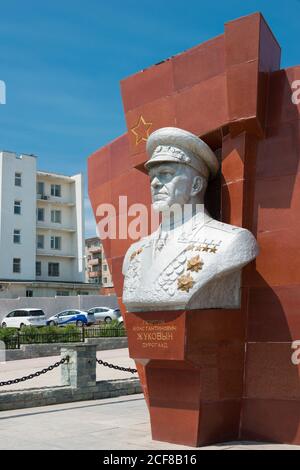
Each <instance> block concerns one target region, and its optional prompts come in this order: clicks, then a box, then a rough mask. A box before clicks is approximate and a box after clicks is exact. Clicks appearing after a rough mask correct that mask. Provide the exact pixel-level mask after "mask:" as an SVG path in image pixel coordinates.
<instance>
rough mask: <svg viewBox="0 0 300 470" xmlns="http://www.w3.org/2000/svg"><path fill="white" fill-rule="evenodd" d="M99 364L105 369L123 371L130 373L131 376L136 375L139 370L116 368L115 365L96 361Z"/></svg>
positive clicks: (99, 360)
mask: <svg viewBox="0 0 300 470" xmlns="http://www.w3.org/2000/svg"><path fill="white" fill-rule="evenodd" d="M96 361H97V362H98V364H100V365H101V366H104V367H109V368H110V369H115V370H121V371H122V372H130V373H131V374H136V373H137V369H131V368H130V367H120V366H116V365H115V364H109V363H108V362H104V361H102V360H101V359H96Z"/></svg>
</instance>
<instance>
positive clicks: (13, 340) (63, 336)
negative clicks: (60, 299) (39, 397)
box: [3, 327, 127, 349]
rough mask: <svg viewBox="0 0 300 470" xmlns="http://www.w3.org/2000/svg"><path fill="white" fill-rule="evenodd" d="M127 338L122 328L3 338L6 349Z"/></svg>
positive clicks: (81, 329) (30, 334)
mask: <svg viewBox="0 0 300 470" xmlns="http://www.w3.org/2000/svg"><path fill="white" fill-rule="evenodd" d="M125 336H127V333H126V330H125V328H124V327H111V328H107V327H105V328H103V327H102V328H101V327H100V328H85V327H82V328H78V329H77V330H74V331H68V332H64V333H38V332H37V333H35V332H34V333H32V332H30V333H26V332H19V331H17V332H16V333H15V334H14V335H13V336H9V337H7V338H4V339H3V341H4V343H5V347H6V349H20V347H21V346H22V345H23V344H50V343H84V341H85V339H86V338H117V337H125Z"/></svg>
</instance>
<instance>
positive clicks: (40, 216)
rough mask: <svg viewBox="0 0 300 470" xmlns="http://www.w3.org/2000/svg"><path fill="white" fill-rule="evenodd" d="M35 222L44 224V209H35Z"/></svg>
mask: <svg viewBox="0 0 300 470" xmlns="http://www.w3.org/2000/svg"><path fill="white" fill-rule="evenodd" d="M37 220H38V221H39V222H44V220H45V209H43V208H42V207H38V208H37Z"/></svg>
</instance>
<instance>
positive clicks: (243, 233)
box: [123, 127, 258, 312]
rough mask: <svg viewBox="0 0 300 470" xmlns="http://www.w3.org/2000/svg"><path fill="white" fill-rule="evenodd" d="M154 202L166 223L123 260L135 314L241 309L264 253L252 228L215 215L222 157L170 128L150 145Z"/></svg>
mask: <svg viewBox="0 0 300 470" xmlns="http://www.w3.org/2000/svg"><path fill="white" fill-rule="evenodd" d="M146 150H147V154H148V156H149V159H148V161H147V162H146V164H145V167H146V169H147V171H148V173H149V176H150V185H151V194H152V205H153V209H154V210H155V211H159V212H160V213H161V224H160V225H159V228H158V229H157V230H156V231H155V232H153V233H152V234H151V235H149V236H147V237H145V238H142V239H141V240H139V241H138V242H136V243H133V244H132V245H131V246H130V248H129V250H128V251H127V253H126V255H125V258H124V262H123V275H124V276H125V279H124V289H123V303H124V304H125V306H126V308H127V310H128V311H130V312H143V311H144V312H147V311H160V310H189V309H200V308H201V309H204V308H205V309H207V308H239V307H240V280H241V271H242V268H243V267H244V266H245V265H246V264H247V263H249V262H250V261H252V260H253V259H254V258H255V257H256V256H257V254H258V246H257V242H256V239H255V238H254V236H253V235H252V233H251V232H249V231H248V230H246V229H243V228H240V227H235V226H233V225H228V224H225V223H222V222H219V221H217V220H214V219H213V218H212V217H211V216H210V215H209V213H208V212H207V210H206V209H205V206H204V195H205V191H206V187H207V182H208V180H209V178H213V177H214V176H215V175H216V173H217V172H218V170H219V162H218V160H217V158H216V156H215V154H214V152H213V151H212V150H211V149H210V148H209V146H208V145H207V144H206V143H205V142H203V141H202V140H201V139H200V138H199V137H197V136H196V135H194V134H192V133H190V132H187V131H185V130H182V129H177V128H173V127H166V128H162V129H159V130H157V131H155V132H153V133H152V134H151V135H150V136H149V138H148V140H147V146H146Z"/></svg>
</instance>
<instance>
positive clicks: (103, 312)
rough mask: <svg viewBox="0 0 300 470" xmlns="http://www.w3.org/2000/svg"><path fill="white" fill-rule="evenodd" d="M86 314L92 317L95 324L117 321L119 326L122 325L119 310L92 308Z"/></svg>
mask: <svg viewBox="0 0 300 470" xmlns="http://www.w3.org/2000/svg"><path fill="white" fill-rule="evenodd" d="M88 313H91V314H93V315H94V317H95V320H96V322H102V321H104V322H105V323H111V322H112V321H113V320H117V321H118V322H119V324H120V325H123V318H122V315H121V312H120V309H119V308H108V307H93V308H90V310H88Z"/></svg>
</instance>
